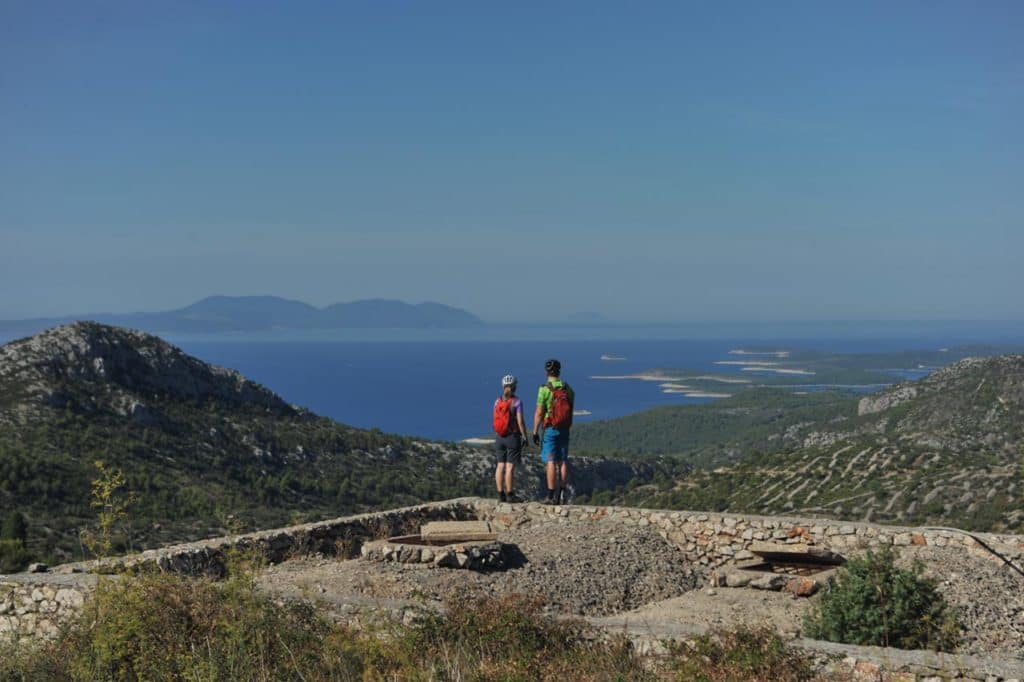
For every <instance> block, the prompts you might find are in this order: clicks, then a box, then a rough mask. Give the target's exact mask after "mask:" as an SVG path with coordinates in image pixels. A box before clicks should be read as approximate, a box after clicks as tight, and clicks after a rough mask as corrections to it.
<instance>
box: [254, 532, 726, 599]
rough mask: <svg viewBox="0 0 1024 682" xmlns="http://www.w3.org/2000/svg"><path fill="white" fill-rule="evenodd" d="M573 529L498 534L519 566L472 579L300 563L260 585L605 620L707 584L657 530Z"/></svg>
mask: <svg viewBox="0 0 1024 682" xmlns="http://www.w3.org/2000/svg"><path fill="white" fill-rule="evenodd" d="M586 530H589V529H583V528H576V527H573V526H571V525H555V524H537V525H533V526H529V527H526V528H520V529H517V530H514V531H509V532H506V533H503V534H502V536H501V538H500V539H501V540H502V541H503V542H508V543H513V544H515V545H516V547H517V549H518V552H517V554H518V565H515V566H514V567H513V568H511V569H509V570H507V571H497V572H493V573H477V572H474V571H464V570H446V569H431V568H421V567H418V566H409V565H402V564H393V563H369V562H366V561H363V560H361V559H353V560H349V561H340V562H339V561H327V560H317V559H303V560H296V561H289V562H285V563H283V564H280V565H278V566H272V567H270V568H269V569H268V570H267V571H266V572H265V573H264V574H263V576H262V577H261V584H262V585H263V586H264V587H266V588H267V589H270V590H271V591H273V592H276V593H279V594H282V595H290V596H295V595H299V594H303V595H313V596H317V595H321V596H323V597H324V598H325V599H326V600H328V601H337V597H338V596H342V595H351V596H354V597H358V598H360V599H366V598H369V599H378V600H386V601H390V600H410V599H412V600H418V601H423V600H426V601H428V602H432V603H435V604H438V603H440V602H442V601H443V600H444V599H445V598H446V597H447V596H449V595H451V594H452V593H455V592H457V591H459V590H468V591H471V592H474V591H477V592H488V593H521V594H527V595H541V596H543V597H544V599H545V601H546V603H547V605H548V608H549V609H550V610H552V611H555V612H558V613H564V614H576V615H608V614H613V613H619V612H622V611H629V610H631V609H635V608H637V607H639V606H642V605H643V604H647V603H649V602H653V601H659V600H663V599H668V598H670V597H676V596H679V595H681V594H683V593H685V592H687V591H689V590H692V589H694V588H696V587H698V586H699V585H703V584H704V583H705V582H706V578H705V574H704V572H703V570H702V569H700V568H699V567H692V566H689V565H687V564H686V563H685V562H684V561H683V560H682V555H681V553H680V552H679V550H678V549H676V548H675V547H672V546H670V545H669V544H668V543H666V542H665V541H664V540H662V539H661V537H659V536H658V535H657V533H654V532H644V531H639V532H638V531H636V530H634V529H631V530H630V531H629V532H627V531H626V530H625V529H623V532H622V534H621V535H613V534H606V533H585V531H586Z"/></svg>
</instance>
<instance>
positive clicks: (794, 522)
mask: <svg viewBox="0 0 1024 682" xmlns="http://www.w3.org/2000/svg"><path fill="white" fill-rule="evenodd" d="M477 508H478V509H479V513H480V514H481V516H482V517H484V518H486V519H487V520H491V521H493V522H495V523H496V524H498V525H500V524H502V523H505V524H509V523H514V522H515V520H514V515H513V513H514V512H515V511H516V509H514V508H513V506H512V505H508V504H501V503H495V502H493V501H489V500H479V501H478V502H477ZM525 509H526V513H527V514H529V515H540V516H549V517H551V516H553V517H556V518H564V519H565V520H566V522H567V523H568V522H570V521H575V522H578V521H591V522H603V523H618V524H620V525H627V526H628V525H633V526H637V527H639V528H652V527H653V528H654V529H656V530H658V532H659V533H660V534H661V536H662V537H663V538H665V539H666V540H667V541H669V542H671V543H673V544H674V545H676V546H677V547H679V549H680V550H682V552H683V553H684V555H685V556H686V558H687V559H688V560H689V561H692V562H694V563H696V564H700V565H703V566H707V567H708V568H709V569H715V568H718V567H723V566H728V565H731V564H733V563H735V562H737V561H743V560H748V559H753V558H754V555H753V553H751V552H750V547H751V545H753V544H754V543H755V542H758V541H762V542H776V543H786V544H807V545H812V546H817V547H822V548H824V549H828V550H832V551H834V552H837V553H839V554H849V553H851V552H855V551H857V550H863V549H869V548H880V547H884V546H897V547H899V546H910V545H922V546H927V545H931V546H936V547H954V548H962V549H963V550H964V551H965V552H969V553H972V554H977V555H979V556H984V557H987V558H991V554H990V553H989V552H988V551H987V550H986V549H985V547H984V545H987V546H988V547H991V548H992V549H994V550H995V551H997V552H998V553H999V554H1000V555H1002V556H1004V557H1006V558H1007V559H1008V560H1010V561H1012V562H1014V563H1015V564H1016V565H1017V566H1022V567H1024V536H1022V535H1004V534H994V533H970V534H967V533H964V532H963V531H957V530H954V529H943V528H911V527H900V526H879V525H874V524H869V523H855V522H838V521H829V520H824V519H815V518H795V517H777V516H755V515H750V514H712V513H707V512H688V511H659V510H651V509H635V508H628V507H596V506H563V507H558V506H551V507H549V506H545V505H541V504H536V503H531V504H529V505H526V507H525ZM979 540H980V542H979ZM982 543H984V545H983V544H982Z"/></svg>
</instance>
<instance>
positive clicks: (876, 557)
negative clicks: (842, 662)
mask: <svg viewBox="0 0 1024 682" xmlns="http://www.w3.org/2000/svg"><path fill="white" fill-rule="evenodd" d="M921 570H922V569H921V567H920V565H918V564H915V565H914V566H913V568H911V569H903V568H899V567H897V566H896V559H895V554H894V553H893V551H892V549H890V548H886V549H884V550H882V551H880V552H870V551H869V552H868V553H867V554H866V555H864V556H862V557H854V558H852V559H850V560H849V561H848V562H847V563H846V565H845V566H844V567H843V568H842V569H840V571H839V573H838V575H837V578H836V582H835V584H834V585H832V586H831V588H830V589H829V590H828V591H826V592H825V593H824V594H823V595H822V596H821V599H820V600H819V601H818V604H817V608H816V610H815V611H813V612H812V613H811V615H810V616H809V617H808V619H807V622H806V624H805V633H806V634H807V636H808V637H813V638H816V639H825V640H828V641H831V642H842V643H844V644H858V645H867V646H886V647H898V648H900V649H934V650H935V651H953V650H954V649H955V648H956V646H957V644H958V643H959V640H960V633H961V630H962V629H963V628H962V626H961V624H960V622H959V618H958V616H957V613H956V612H955V610H954V609H953V608H952V607H951V606H950V605H949V604H948V603H947V602H946V599H945V598H944V597H943V596H942V594H941V593H940V592H939V591H938V589H936V585H935V581H934V580H931V579H929V578H926V577H924V576H923V575H921Z"/></svg>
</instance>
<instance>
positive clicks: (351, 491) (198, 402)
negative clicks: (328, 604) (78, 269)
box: [0, 323, 673, 559]
mask: <svg viewBox="0 0 1024 682" xmlns="http://www.w3.org/2000/svg"><path fill="white" fill-rule="evenodd" d="M533 459H536V458H533ZM95 460H103V461H104V462H106V463H107V464H108V465H113V466H116V467H118V468H120V469H122V470H123V471H124V472H125V474H126V475H127V479H128V487H129V488H130V489H131V490H132V491H133V492H135V493H136V494H137V495H138V498H139V499H138V502H137V504H136V505H135V507H134V509H133V511H132V523H131V526H130V528H129V529H128V530H127V531H126V532H125V534H124V536H123V537H121V538H119V542H120V545H121V546H119V547H117V548H116V549H132V548H134V549H139V548H142V547H148V546H153V545H156V544H159V543H162V542H167V541H184V540H188V539H193V538H198V537H203V536H208V535H218V534H223V533H225V532H226V527H227V526H228V523H227V520H226V519H227V517H228V515H229V514H230V515H232V516H233V517H234V518H235V519H240V520H241V521H242V522H244V524H245V525H246V526H247V527H249V528H268V527H274V526H280V525H283V524H286V523H288V522H290V521H293V520H295V518H302V519H307V520H313V519H317V518H326V517H334V516H339V515H342V514H347V513H352V512H358V511H362V510H366V509H371V508H380V507H395V506H401V505H405V504H412V503H416V502H422V501H427V500H432V499H445V498H450V497H455V496H460V495H469V494H480V493H487V492H490V490H491V488H492V487H493V482H492V481H491V478H492V476H491V474H490V469H491V467H492V463H491V456H490V453H489V452H487V451H484V450H480V449H476V448H471V447H466V446H457V445H455V444H451V443H448V444H445V443H433V442H424V441H417V440H413V439H410V438H404V437H400V436H394V435H388V434H384V433H380V432H379V431H366V430H361V429H355V428H351V427H348V426H345V425H343V424H339V423H337V422H334V421H332V420H330V419H326V418H323V417H319V416H317V415H315V414H312V413H310V412H309V411H307V410H304V409H301V408H298V407H295V406H292V405H289V404H287V403H286V402H285V401H283V400H282V399H281V398H279V397H278V396H277V395H275V394H274V393H272V392H271V391H269V390H267V389H266V388H264V387H262V386H260V385H258V384H256V383H253V382H252V381H249V380H247V379H246V378H245V377H243V376H242V375H240V374H238V373H237V372H235V371H232V370H228V369H223V368H219V367H213V366H211V365H208V364H206V363H204V362H201V361H199V360H197V359H196V358H193V357H190V356H188V355H186V354H185V353H183V352H182V351H181V350H179V349H178V348H175V347H174V346H172V345H170V344H168V343H166V342H164V341H163V340H161V339H159V338H157V337H155V336H150V335H148V334H144V333H142V332H135V331H129V330H125V329H120V328H116V327H108V326H104V325H99V324H95V323H77V324H74V325H69V326H65V327H58V328H55V329H51V330H49V331H46V332H44V333H42V334H39V335H38V336H35V337H32V338H28V339H24V340H21V341H16V342H13V343H10V344H7V345H5V346H0V518H4V517H6V516H8V515H9V514H10V513H11V512H14V511H19V512H22V513H23V514H24V515H25V516H26V517H27V519H28V522H29V526H30V531H31V532H30V537H29V545H30V548H31V549H32V550H33V551H34V552H35V554H36V555H37V556H40V557H45V558H58V559H59V558H65V559H66V558H75V557H79V556H81V550H80V546H79V539H78V533H79V531H80V529H82V528H83V527H86V526H88V525H90V524H92V523H93V522H94V519H95V517H96V510H94V509H92V508H90V506H89V499H90V481H91V480H92V479H93V478H94V477H95V476H96V469H95V467H94V461H95ZM577 470H578V477H577V482H578V484H579V485H580V487H581V490H583V491H587V492H590V491H593V490H595V489H607V488H615V487H617V486H620V485H623V484H625V483H626V482H627V481H629V480H631V479H634V478H635V479H637V480H649V479H650V478H651V477H653V476H654V475H655V473H660V474H661V475H665V473H666V472H671V471H673V469H672V468H671V466H670V467H668V468H667V469H665V470H661V469H657V467H652V466H651V465H646V464H632V463H628V462H622V461H614V460H597V461H593V460H586V459H584V460H579V461H578V463H577ZM656 470H657V471H656ZM538 475H539V471H538V470H537V467H536V465H531V466H526V467H524V471H523V472H522V476H521V477H520V483H521V485H523V486H524V487H525V489H526V490H529V489H530V485H531V478H537V477H538Z"/></svg>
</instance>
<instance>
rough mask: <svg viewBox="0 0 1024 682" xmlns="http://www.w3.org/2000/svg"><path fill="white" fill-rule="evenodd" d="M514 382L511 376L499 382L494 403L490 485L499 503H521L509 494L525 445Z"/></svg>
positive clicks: (512, 493) (522, 422)
mask: <svg viewBox="0 0 1024 682" xmlns="http://www.w3.org/2000/svg"><path fill="white" fill-rule="evenodd" d="M517 384H518V382H517V381H516V378H515V377H514V376H512V375H511V374H507V375H505V376H504V377H503V378H502V380H501V395H500V396H498V399H497V400H495V401H494V435H495V436H496V439H495V441H494V456H495V459H496V460H497V465H498V466H497V468H496V469H495V471H494V484H495V485H496V486H497V488H498V497H499V498H500V499H501V501H502V502H522V500H521V499H519V498H518V497H516V494H515V493H514V492H513V490H514V488H513V485H512V477H513V475H514V474H515V469H516V465H517V464H519V461H520V460H521V459H522V456H523V446H525V445H526V424H525V422H524V421H523V401H522V400H520V399H519V396H517V395H516V385H517Z"/></svg>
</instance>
